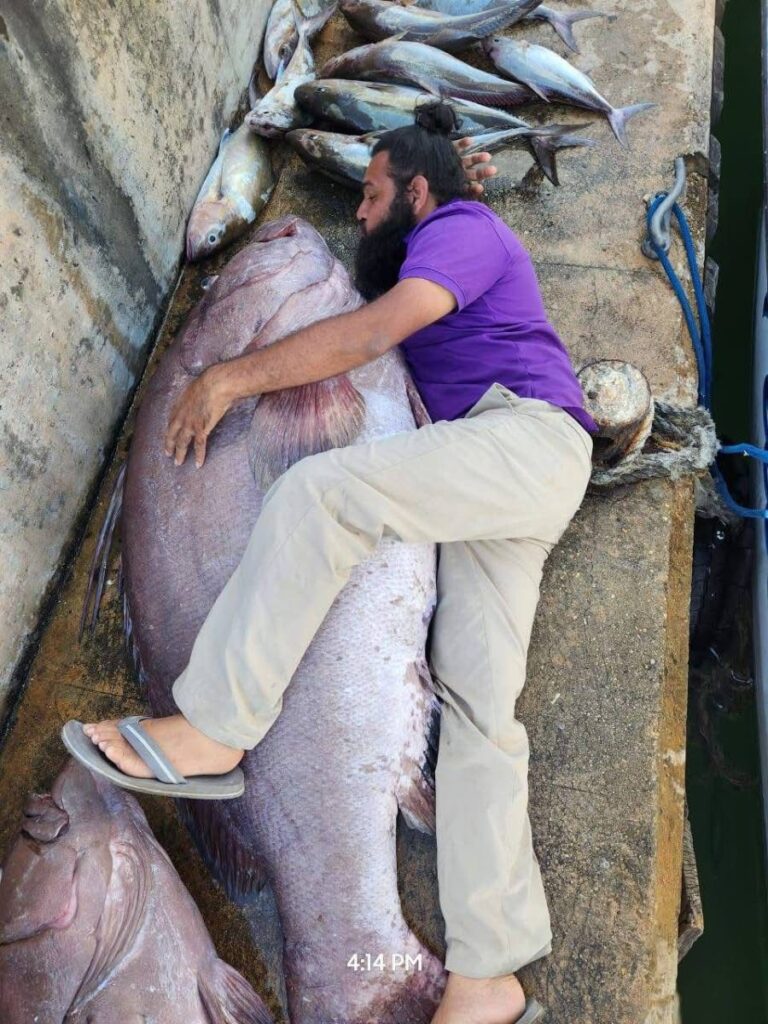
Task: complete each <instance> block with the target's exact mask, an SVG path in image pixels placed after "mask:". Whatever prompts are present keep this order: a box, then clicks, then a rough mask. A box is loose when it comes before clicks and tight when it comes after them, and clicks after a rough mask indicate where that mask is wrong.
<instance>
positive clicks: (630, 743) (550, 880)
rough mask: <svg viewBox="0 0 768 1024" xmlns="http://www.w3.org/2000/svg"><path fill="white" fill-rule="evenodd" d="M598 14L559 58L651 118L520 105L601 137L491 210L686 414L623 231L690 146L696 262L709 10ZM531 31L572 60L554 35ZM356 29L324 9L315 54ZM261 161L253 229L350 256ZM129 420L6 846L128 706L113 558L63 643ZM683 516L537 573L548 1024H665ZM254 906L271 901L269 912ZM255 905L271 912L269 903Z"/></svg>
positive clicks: (664, 307) (684, 510) (657, 299)
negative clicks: (280, 224)
mask: <svg viewBox="0 0 768 1024" xmlns="http://www.w3.org/2000/svg"><path fill="white" fill-rule="evenodd" d="M603 8H604V9H607V10H609V11H613V12H615V13H617V14H619V15H620V17H619V18H617V20H616V21H614V22H612V23H608V22H606V21H603V20H598V19H596V20H594V21H587V22H585V23H584V24H579V25H577V26H576V35H577V37H578V39H579V42H580V45H581V50H582V52H581V54H578V55H571V57H572V60H573V62H574V63H575V64H576V65H577V66H578V67H579V68H581V69H582V70H585V71H587V72H588V73H589V74H590V75H591V76H592V77H593V78H594V80H595V81H596V82H597V83H598V84H599V86H600V87H601V90H602V91H603V93H604V94H605V95H606V96H607V97H608V98H609V99H610V100H611V102H612V103H613V104H614V105H616V106H623V105H626V104H629V103H634V102H640V101H644V100H651V101H655V102H656V103H658V107H657V108H656V109H655V110H653V111H651V112H649V113H647V114H644V115H640V116H638V117H637V118H636V119H634V120H632V121H631V122H630V124H629V128H628V134H629V137H630V141H631V147H632V148H631V150H630V151H624V150H622V149H621V147H620V146H619V145H618V143H617V142H616V141H615V139H614V138H613V136H612V134H611V132H610V129H609V127H608V125H607V123H604V122H603V121H602V120H596V119H595V118H594V117H593V116H591V115H590V116H587V115H586V113H583V112H582V113H579V112H575V111H573V110H570V109H567V108H565V107H557V108H554V107H553V108H552V110H551V111H549V110H547V111H545V110H544V109H543V108H542V107H541V106H539V107H537V108H534V110H533V114H534V116H537V115H542V116H544V115H545V114H546V116H547V119H548V120H567V121H572V122H574V123H576V122H584V121H587V120H593V121H595V123H594V124H593V125H592V127H590V128H589V129H588V131H587V132H586V133H585V134H588V135H590V136H591V137H593V138H595V139H597V140H599V146H597V147H595V148H594V149H590V150H586V149H585V150H573V151H571V152H567V153H565V154H563V155H562V156H561V157H560V161H559V162H560V177H561V182H562V184H561V186H560V187H559V188H555V187H553V186H551V185H550V184H549V183H548V182H546V181H543V180H542V179H541V176H540V174H539V173H538V172H537V171H535V170H532V169H531V168H530V167H529V165H530V160H529V159H528V158H526V157H521V156H520V155H519V154H514V155H513V156H511V157H510V158H506V157H502V158H499V159H498V160H497V161H496V163H497V165H498V166H499V169H500V175H499V178H498V180H497V181H495V182H494V183H493V185H492V186H491V187H489V189H488V201H489V203H490V204H491V205H492V206H493V208H494V209H495V210H496V211H497V212H498V213H499V214H501V215H502V216H503V217H504V219H505V220H506V221H507V222H508V223H509V224H510V226H511V227H512V228H513V229H514V230H515V231H516V232H517V234H518V235H519V236H520V237H521V239H522V240H523V242H524V243H525V244H526V246H527V247H528V248H529V250H530V251H531V253H532V256H533V258H534V261H535V264H536V267H537V271H538V273H539V279H540V282H541V285H542V288H543V292H544V297H545V301H546V304H547V308H548V310H549V313H550V316H551V319H552V321H553V323H554V325H555V327H556V328H557V330H558V331H559V333H560V335H561V337H562V338H563V340H564V341H565V342H566V344H567V345H568V347H569V350H570V351H571V354H572V356H573V360H574V363H575V365H576V366H577V367H578V366H581V365H582V364H584V363H585V362H588V361H591V360H593V359H599V358H618V359H625V360H629V361H631V362H633V363H635V364H636V365H638V366H640V367H641V368H642V370H643V371H644V372H645V374H646V376H647V377H648V379H649V381H650V383H651V385H652V388H653V392H654V395H655V396H656V397H658V398H663V399H666V400H668V401H676V402H679V403H682V404H685V403H690V404H694V403H695V395H696V387H695V366H694V361H693V356H692V352H691V347H690V342H689V339H688V335H687V332H686V329H685V324H684V321H683V318H682V315H681V312H680V309H679V307H678V304H677V301H676V299H675V298H674V296H673V294H672V292H671V290H670V289H669V287H668V285H667V282H666V279H665V278H664V276H663V273H662V271H661V270H660V268H659V267H658V266H657V265H656V264H653V263H651V262H650V261H648V260H646V259H645V257H644V256H643V255H642V254H641V252H640V240H641V238H642V236H643V233H644V214H645V203H644V198H645V197H647V196H648V195H650V194H652V193H654V192H656V191H658V190H660V189H663V188H666V187H668V186H669V185H670V184H671V180H672V165H673V161H674V158H675V157H676V156H679V155H685V156H686V157H687V163H688V169H689V185H688V190H687V195H686V197H685V199H684V206H685V209H686V212H687V214H688V216H689V220H690V222H691V225H692V228H693V229H694V232H695V236H696V239H697V243H698V246H699V253H700V256H703V242H704V226H705V221H706V212H707V209H706V208H707V177H706V175H707V154H708V152H709V109H710V83H711V67H712V43H713V32H714V23H715V2H714V0H703V2H699V3H694V2H693V0H637V2H631V3H630V2H629V0H615V2H608V3H606V4H604V5H603ZM525 34H526V37H527V38H531V39H534V40H535V41H538V42H541V43H543V44H544V45H547V46H550V47H552V48H553V49H556V50H557V51H558V52H560V53H562V54H563V55H567V51H566V50H565V48H564V47H563V46H562V44H561V43H560V41H559V40H558V39H557V38H556V37H555V35H554V34H553V33H552V31H551V30H550V29H549V28H548V26H545V25H540V26H535V27H534V28H532V29H531V30H530V31H526V33H525ZM354 42H355V40H354V37H353V36H352V34H351V32H349V30H348V29H346V28H345V27H344V25H343V23H342V22H340V21H339V20H338V19H335V20H334V21H333V22H332V23H331V24H330V25H329V26H328V27H327V29H326V30H325V32H324V34H323V37H322V40H321V43H320V46H319V55H318V56H319V59H322V58H323V57H324V56H325V55H326V54H329V53H331V52H339V50H340V48H341V47H342V46H344V45H347V44H349V45H352V44H353V43H354ZM276 159H277V160H279V161H282V164H283V166H282V169H281V175H280V181H279V184H278V187H277V189H276V192H275V195H274V196H273V199H272V201H271V203H270V205H269V207H268V209H267V211H266V213H265V215H263V217H262V220H263V219H272V218H273V217H276V216H280V215H282V214H284V213H288V212H295V213H298V214H300V215H301V216H303V217H305V218H307V219H308V220H310V221H311V222H312V223H313V224H314V225H315V226H316V227H317V228H318V229H319V230H320V231H321V232H322V233H323V234H324V235H325V237H326V238H327V240H328V242H329V245H330V246H331V248H332V250H334V252H336V253H337V254H338V255H340V256H341V257H342V258H345V259H346V258H348V256H349V253H350V251H351V247H352V246H353V245H354V239H355V234H354V224H353V212H354V207H355V196H354V194H353V193H351V192H347V191H345V190H344V189H343V188H341V187H340V186H337V185H334V184H332V183H330V182H329V181H327V180H326V179H325V178H322V177H319V176H317V175H316V174H314V173H311V172H309V171H308V170H307V169H306V168H305V167H304V166H303V165H302V164H301V162H300V161H299V159H298V157H296V156H295V155H288V154H287V153H285V152H283V151H282V150H281V151H279V152H278V153H277V154H276ZM246 241H247V239H244V240H243V241H242V242H241V243H239V244H238V246H236V248H237V247H239V245H241V244H244V243H245V242H246ZM233 251H234V249H230V250H227V251H226V252H225V253H223V254H222V255H221V256H220V257H219V258H218V259H214V260H211V261H208V262H207V263H206V264H204V265H202V266H198V267H194V268H189V267H188V268H186V269H185V270H184V271H183V274H182V277H181V281H180V283H179V286H178V288H177V291H176V293H175V295H174V298H173V300H172V303H171V305H170V308H169V312H168V314H167V317H166V319H165V322H164V325H163V328H162V330H161V333H160V335H159V338H158V340H157V345H156V346H155V349H154V351H153V353H152V355H151V357H150V360H149V363H148V366H147V371H146V374H149V373H151V371H152V368H153V365H154V364H155V362H156V360H157V358H158V355H159V354H160V353H161V352H162V351H163V349H164V347H165V346H166V345H167V344H168V342H169V341H170V340H171V339H172V338H173V336H174V335H175V333H176V331H177V330H178V328H179V325H180V324H181V322H182V321H183V318H184V316H185V315H186V313H187V312H188V310H189V309H190V307H191V305H192V304H193V302H194V301H196V300H197V299H198V298H199V297H200V295H201V289H200V281H201V279H202V278H203V277H204V276H206V275H207V274H210V273H211V272H215V269H216V266H217V265H218V264H220V263H221V262H223V261H225V260H226V259H228V258H230V257H231V255H232V252H233ZM673 255H674V262H675V263H676V265H681V260H682V250H681V249H680V248H678V247H677V246H676V248H675V250H674V254H673ZM146 374H145V380H146ZM140 398H141V392H140V391H139V394H138V399H137V400H138V401H140ZM131 422H132V417H131V415H129V416H128V419H127V422H126V424H125V428H124V430H123V433H122V438H121V440H120V442H119V444H118V448H117V451H116V453H115V456H114V459H113V462H112V465H111V467H110V469H109V471H108V472H107V474H106V475H105V478H104V481H103V486H102V488H101V491H100V494H99V497H98V500H97V502H96V504H95V506H94V508H93V510H92V512H91V514H90V518H89V523H88V527H87V531H86V535H85V538H84V541H83V544H82V546H81V547H80V549H79V550H78V551H77V553H76V556H75V557H74V559H73V561H72V564H71V566H70V568H69V571H68V573H67V574H66V578H65V581H64V583H63V585H62V587H61V589H60V592H59V594H58V599H57V604H56V607H55V609H54V611H53V613H52V615H51V617H50V619H49V621H48V623H47V624H46V626H45V628H44V630H43V632H42V635H41V638H40V642H39V646H38V648H37V651H36V654H35V657H34V659H33V660H32V663H31V666H30V669H29V674H28V679H27V683H26V688H25V690H24V693H23V696H22V699H21V700H20V702H18V703H17V705H16V706H15V708H14V709H13V710H12V716H11V718H10V719H9V727H8V729H7V731H6V737H5V742H4V745H3V748H2V751H0V793H1V794H2V798H1V799H0V848H4V847H5V846H6V844H7V842H8V840H9V838H10V837H11V836H12V835H13V833H14V830H15V828H16V825H17V821H18V818H19V814H20V809H21V805H22V801H23V798H24V796H25V795H26V794H27V793H28V792H29V791H30V790H37V791H44V790H45V789H46V787H47V786H48V784H49V783H50V781H51V779H52V778H53V776H54V775H55V773H56V772H57V771H58V770H59V768H60V767H61V766H62V764H63V763H64V760H65V755H64V751H63V748H62V746H61V745H60V743H59V741H58V739H57V735H58V731H59V729H60V726H61V724H62V723H63V722H64V721H65V720H66V719H68V718H80V719H85V720H93V719H95V718H100V717H110V716H116V715H118V714H125V713H133V712H137V711H140V710H141V709H142V708H143V704H142V696H141V693H140V692H139V690H138V688H137V686H136V684H135V682H134V679H133V674H132V670H131V667H130V665H129V662H128V659H127V655H126V653H125V651H124V647H123V645H122V639H121V621H120V602H119V601H118V595H117V592H116V591H117V587H116V585H115V580H116V568H117V562H116V559H117V555H118V552H117V550H116V551H115V553H114V556H113V561H112V564H111V570H110V573H109V585H108V586H107V599H106V602H105V606H104V609H103V611H102V615H101V618H100V621H99V624H98V626H97V629H96V632H95V634H94V635H93V636H92V637H91V638H88V639H86V640H85V641H84V642H83V643H82V644H79V643H78V640H77V628H78V620H79V615H80V606H81V602H82V598H83V595H84V592H85V586H86V578H87V570H88V564H89V560H90V557H91V552H92V549H93V545H94V542H95V538H96V535H97V533H98V529H99V526H100V523H101V520H102V517H103V515H104V512H105V509H106V504H107V501H108V497H109V491H110V488H111V484H112V481H113V479H114V476H115V474H116V472H117V469H118V467H119V465H120V463H121V461H122V459H123V458H124V456H125V452H126V450H127V446H128V443H129V440H130V434H131ZM692 521H693V488H692V485H691V483H690V481H683V482H681V483H678V484H672V483H670V482H668V481H662V480H659V481H653V482H649V483H644V484H638V485H633V486H631V487H624V488H617V489H615V490H612V491H610V492H607V493H601V494H589V495H588V497H587V499H586V500H585V502H584V504H583V506H582V509H581V510H580V512H579V513H578V515H577V517H576V518H575V520H574V522H573V524H572V525H571V527H570V528H569V530H568V531H567V533H566V535H565V537H564V538H563V540H562V541H561V543H560V545H559V546H558V548H557V549H556V550H555V551H554V553H553V554H552V556H551V557H550V559H549V561H548V563H547V566H546V570H545V576H544V583H543V588H542V598H541V604H540V608H539V612H538V616H537V621H536V625H535V629H534V637H533V641H532V646H531V653H530V659H529V672H528V682H527V685H526V688H525V690H524V692H523V696H522V698H521V702H520V717H521V718H522V719H523V721H524V722H525V724H526V727H527V729H528V734H529V737H530V742H531V768H530V773H531V785H530V813H531V821H532V826H533V834H534V841H535V846H536V850H537V853H538V856H539V860H540V862H541V866H542V871H543V874H544V880H545V885H546V888H547V892H548V896H549V904H550V911H551V915H552V922H553V930H554V944H553V952H552V955H551V956H549V957H547V958H545V959H543V960H540V961H538V962H537V963H535V964H534V965H532V966H531V967H530V968H528V969H524V970H523V971H522V972H521V980H522V981H523V984H524V986H525V987H526V988H527V989H529V990H530V992H531V993H533V994H535V995H536V996H537V997H538V998H539V999H540V1000H541V1001H542V1002H543V1003H544V1004H545V1005H546V1006H547V1007H548V1008H549V1016H548V1018H547V1020H548V1021H551V1022H552V1024H674V1022H675V1021H677V1000H676V995H675V981H676V971H677V922H678V911H679V906H680V886H681V862H682V832H683V801H684V772H685V718H686V693H687V649H688V600H689V590H690V563H691V544H692ZM144 806H145V809H146V811H147V813H148V816H149V819H150V822H151V824H152V826H153V828H154V829H155V830H156V833H157V835H158V838H159V839H160V841H161V842H162V843H163V845H164V846H165V847H166V849H168V850H169V852H170V854H171V857H172V859H173V861H174V863H175V864H176V867H177V868H178V870H179V872H180V874H181V876H182V878H183V879H184V881H185V883H186V884H187V885H188V887H189V888H190V890H191V892H192V894H193V896H194V897H195V899H196V900H197V902H198V904H199V906H200V908H201V911H202V913H203V915H204V917H205V919H206V922H207V924H208V926H209V928H210V930H211V933H212V936H213V938H214V941H215V943H216V945H217V949H218V952H219V955H220V956H221V957H222V958H224V959H225V960H228V961H229V962H230V963H231V964H233V966H235V967H236V968H237V969H238V970H240V971H241V972H242V973H243V974H245V975H246V977H248V978H249V980H251V981H252V983H253V984H254V986H255V987H256V988H257V990H258V991H259V992H260V994H262V995H263V997H264V998H265V1000H266V1001H267V1002H268V1004H269V1005H270V1008H271V1009H272V1010H273V1012H275V1014H276V1016H277V1019H278V1020H284V1019H285V1018H284V1017H282V1016H281V1014H282V1013H283V1010H282V1008H281V993H280V986H279V981H278V979H277V977H276V971H275V962H276V960H275V958H276V950H275V942H276V933H275V931H274V929H273V930H272V931H271V932H270V931H269V928H270V927H271V926H269V925H265V926H264V928H265V931H264V948H263V950H262V951H261V952H260V953H259V952H256V953H255V952H254V947H253V944H252V941H251V935H250V932H249V926H248V919H249V918H250V919H251V920H254V919H255V918H256V917H257V916H259V915H258V914H257V913H256V910H255V909H254V908H253V907H251V908H244V909H239V908H236V907H234V906H233V905H231V904H229V903H228V902H227V901H226V900H224V899H223V898H222V895H221V892H220V890H219V889H218V888H217V887H216V886H215V884H214V883H213V882H212V881H211V880H210V878H209V876H208V874H207V872H206V871H205V869H204V868H203V866H202V864H201V862H200V861H199V858H198V857H197V854H196V852H195V851H194V849H193V848H192V846H191V843H190V842H189V839H188V838H187V836H186V834H185V833H184V831H183V830H182V829H181V827H180V826H179V825H178V823H177V821H176V819H175V817H174V814H173V810H172V808H171V807H169V806H168V805H167V804H164V803H163V802H162V801H145V802H144ZM400 839H401V842H400V844H399V856H400V862H401V888H402V895H403V900H404V906H405V910H406V916H407V917H408V918H409V920H411V921H412V923H413V926H414V929H415V930H416V931H417V932H419V934H422V935H424V936H425V937H426V939H427V941H428V942H429V943H430V944H432V945H433V946H434V948H435V949H437V950H440V948H441V947H440V943H441V927H442V924H441V919H440V916H439V912H438V910H437V902H436V890H435V884H436V883H435V872H434V841H433V840H431V839H429V838H427V837H423V836H418V835H414V834H412V833H409V832H408V830H407V829H405V828H404V829H402V830H401V833H400ZM268 900H269V897H268V894H265V896H264V897H263V902H264V905H265V906H267V904H268ZM260 916H261V917H262V918H263V919H264V920H267V921H268V920H269V914H268V908H267V912H266V913H265V914H261V915H260ZM403 1024H409V1022H403Z"/></svg>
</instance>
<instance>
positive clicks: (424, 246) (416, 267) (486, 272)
mask: <svg viewBox="0 0 768 1024" xmlns="http://www.w3.org/2000/svg"><path fill="white" fill-rule="evenodd" d="M510 259H511V257H510V255H509V253H508V251H507V248H506V246H505V245H504V243H503V242H502V241H501V239H500V238H499V236H498V234H497V233H496V230H495V228H494V226H493V224H492V223H491V222H490V220H488V219H487V218H486V217H485V216H483V215H482V214H474V215H473V214H472V213H469V212H467V211H465V210H456V211H450V212H449V211H446V213H445V215H444V216H441V217H439V218H438V219H436V220H433V221H430V222H429V223H427V224H425V225H424V227H423V228H422V229H421V230H417V231H416V233H415V235H414V236H413V238H412V239H411V240H410V242H409V243H408V252H407V255H406V257H405V260H404V262H403V265H402V267H401V268H400V275H399V276H400V280H401V281H402V280H404V279H405V278H407V277H421V278H425V279H426V280H427V281H434V282H435V284H439V285H442V286H443V288H447V289H448V291H449V292H451V293H452V294H453V296H454V298H455V299H456V307H457V312H458V310H461V309H463V308H464V307H465V306H469V305H470V304H471V303H472V302H474V301H475V299H478V298H479V297H480V296H481V295H482V294H483V293H484V292H486V291H488V289H489V288H490V287H491V286H492V285H493V284H495V283H496V281H498V279H499V278H500V277H501V275H502V274H503V272H504V270H505V269H506V267H507V265H508V264H509V261H510Z"/></svg>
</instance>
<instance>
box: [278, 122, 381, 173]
mask: <svg viewBox="0 0 768 1024" xmlns="http://www.w3.org/2000/svg"><path fill="white" fill-rule="evenodd" d="M377 138H378V135H377V134H376V133H375V132H374V133H373V134H370V135H343V134H341V133H339V132H323V131H319V130H318V129H317V128H298V129H296V131H293V132H288V134H287V135H286V136H285V141H286V142H287V143H288V144H289V145H290V146H291V147H292V148H293V149H295V150H296V152H297V153H298V154H299V156H300V157H301V158H302V160H304V161H305V163H307V164H309V166H310V167H314V168H315V169H316V170H318V171H321V172H322V173H323V174H325V175H326V176H327V177H329V178H331V179H332V180H333V181H336V182H338V183H339V184H340V185H351V186H353V187H354V186H359V185H361V184H362V182H363V178H364V177H365V171H366V168H367V167H368V164H369V163H370V162H371V150H372V149H373V146H374V143H375V142H376V139H377Z"/></svg>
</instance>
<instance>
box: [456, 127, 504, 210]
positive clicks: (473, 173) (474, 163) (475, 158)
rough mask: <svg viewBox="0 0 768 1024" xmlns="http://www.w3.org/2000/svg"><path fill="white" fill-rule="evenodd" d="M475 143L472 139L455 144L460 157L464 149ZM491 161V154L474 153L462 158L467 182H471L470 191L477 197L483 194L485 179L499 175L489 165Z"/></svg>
mask: <svg viewBox="0 0 768 1024" xmlns="http://www.w3.org/2000/svg"><path fill="white" fill-rule="evenodd" d="M473 141H474V140H473V139H471V138H466V139H459V140H458V142H456V143H454V145H455V146H456V149H457V150H458V152H459V155H460V156H461V151H462V149H466V148H467V146H471V145H472V143H473ZM490 159H491V154H490V153H473V154H472V155H471V156H462V157H461V162H462V164H463V165H464V173H465V174H466V176H467V181H468V182H469V191H470V192H471V193H472V194H473V195H475V196H480V195H482V194H483V192H484V187H483V185H482V182H483V180H484V179H485V178H492V177H493V176H494V174H496V173H497V171H496V168H495V167H494V166H493V165H492V164H489V163H488V161H489V160H490ZM486 165H487V166H486Z"/></svg>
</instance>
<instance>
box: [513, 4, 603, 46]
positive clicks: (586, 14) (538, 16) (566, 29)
mask: <svg viewBox="0 0 768 1024" xmlns="http://www.w3.org/2000/svg"><path fill="white" fill-rule="evenodd" d="M616 17H617V16H616V15H615V14H606V13H605V11H556V10H555V9H554V7H549V6H548V5H546V4H540V5H539V6H538V7H537V8H536V10H535V11H532V12H531V13H530V14H527V15H526V16H525V21H546V22H547V23H548V24H549V25H551V26H552V28H553V29H554V30H555V32H557V34H558V35H559V36H560V38H561V39H562V40H563V42H564V43H565V45H566V46H567V47H568V48H569V49H571V50H573V51H574V53H580V52H581V51H580V50H579V46H578V43H577V42H576V36H575V35H574V34H573V26H574V25H575V24H576V22H577V21H586V20H587V18H607V19H608V21H615V20H616Z"/></svg>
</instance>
